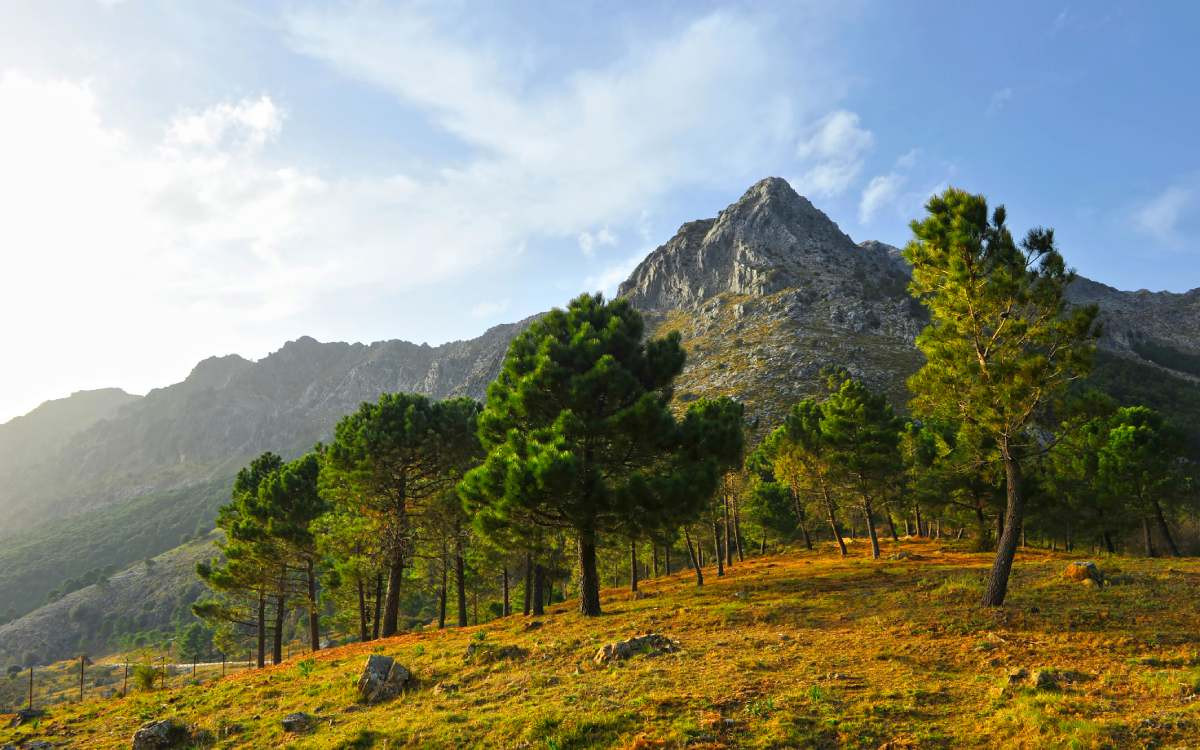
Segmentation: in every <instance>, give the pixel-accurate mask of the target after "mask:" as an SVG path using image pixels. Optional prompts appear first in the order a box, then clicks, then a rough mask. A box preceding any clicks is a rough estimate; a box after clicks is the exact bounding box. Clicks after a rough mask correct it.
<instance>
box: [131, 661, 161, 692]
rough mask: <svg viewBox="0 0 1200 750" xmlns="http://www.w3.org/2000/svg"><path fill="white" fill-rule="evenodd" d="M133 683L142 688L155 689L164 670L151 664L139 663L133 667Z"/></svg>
mask: <svg viewBox="0 0 1200 750" xmlns="http://www.w3.org/2000/svg"><path fill="white" fill-rule="evenodd" d="M132 674H133V684H134V685H136V686H137V687H139V688H141V689H142V690H153V689H154V686H155V685H156V684H158V681H159V678H160V677H162V670H161V669H157V668H155V667H152V666H150V665H149V664H138V665H137V666H135V667H134V668H133V672H132Z"/></svg>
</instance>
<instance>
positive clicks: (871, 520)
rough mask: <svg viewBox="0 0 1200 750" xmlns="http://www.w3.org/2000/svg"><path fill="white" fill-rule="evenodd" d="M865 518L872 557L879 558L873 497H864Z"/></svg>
mask: <svg viewBox="0 0 1200 750" xmlns="http://www.w3.org/2000/svg"><path fill="white" fill-rule="evenodd" d="M863 519H864V520H865V521H866V522H867V536H868V537H869V538H870V540H871V557H872V558H873V559H875V560H878V559H879V535H878V534H876V533H875V513H874V509H873V508H872V507H871V498H869V497H864V498H863Z"/></svg>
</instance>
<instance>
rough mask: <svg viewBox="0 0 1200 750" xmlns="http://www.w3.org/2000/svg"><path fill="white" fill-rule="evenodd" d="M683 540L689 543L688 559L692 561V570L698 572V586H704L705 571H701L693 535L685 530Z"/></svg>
mask: <svg viewBox="0 0 1200 750" xmlns="http://www.w3.org/2000/svg"><path fill="white" fill-rule="evenodd" d="M683 539H684V541H685V542H687V549H688V557H689V558H690V559H691V561H692V569H693V570H695V571H696V585H697V586H703V585H704V571H702V570H700V558H699V556H698V555H697V554H696V548H695V546H693V545H692V535H691V534H689V533H688V530H687V529H684V530H683Z"/></svg>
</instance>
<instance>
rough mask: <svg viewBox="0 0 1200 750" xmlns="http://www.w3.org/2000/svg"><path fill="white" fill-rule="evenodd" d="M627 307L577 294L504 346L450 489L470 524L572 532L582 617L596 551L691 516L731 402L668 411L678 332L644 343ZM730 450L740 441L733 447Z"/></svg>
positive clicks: (594, 598)
mask: <svg viewBox="0 0 1200 750" xmlns="http://www.w3.org/2000/svg"><path fill="white" fill-rule="evenodd" d="M643 332H644V328H643V323H642V318H641V316H640V315H639V314H638V313H637V312H636V311H635V310H634V309H633V308H632V307H631V306H630V305H629V303H628V302H626V301H625V300H614V301H611V302H606V301H605V300H604V298H603V297H602V296H601V295H595V296H591V295H584V296H581V297H579V298H577V299H575V300H574V301H572V302H571V303H570V305H569V306H568V308H567V309H566V310H558V309H556V310H552V311H551V312H550V313H548V314H546V315H545V316H544V317H542V318H541V319H539V320H538V321H536V322H534V323H533V324H532V325H531V326H530V327H529V328H528V329H526V330H525V332H524V333H522V334H521V335H520V336H518V337H517V338H516V339H514V340H513V342H512V344H511V345H510V347H509V350H508V354H507V356H506V357H505V360H504V365H503V367H502V369H501V372H500V375H499V377H498V378H497V379H496V381H495V382H494V383H492V385H491V386H490V387H489V389H488V398H487V404H486V406H485V408H484V411H483V414H482V415H481V417H480V420H479V424H480V427H479V435H480V439H481V441H482V443H483V445H484V448H485V449H486V451H487V459H486V460H485V462H484V463H483V465H482V466H480V467H478V468H477V469H475V470H473V471H471V472H470V473H469V474H468V475H467V477H466V478H465V479H464V481H463V483H462V484H461V486H460V494H461V495H462V497H463V499H464V501H465V502H466V503H468V505H469V507H470V508H471V509H473V510H475V511H477V512H478V515H479V518H480V520H479V524H480V526H481V527H486V526H487V525H488V524H489V523H493V524H502V525H503V524H510V525H511V524H516V525H534V526H541V527H544V528H547V529H567V530H570V531H571V532H573V533H574V535H575V538H576V542H577V553H578V560H579V587H580V611H581V612H582V613H583V614H585V615H597V614H599V613H600V598H599V596H600V594H599V590H600V581H599V575H598V573H597V569H596V547H597V544H598V542H599V538H600V536H601V535H602V534H604V533H619V532H621V531H623V530H626V531H627V530H628V529H629V528H630V527H631V519H632V525H635V526H639V527H642V528H646V529H647V530H649V529H662V528H665V527H667V526H670V525H672V524H675V525H678V524H679V523H681V522H682V521H684V520H686V519H691V518H695V517H696V515H697V514H698V513H699V511H700V510H701V507H702V506H703V504H705V503H707V502H708V500H709V498H711V497H712V493H713V491H715V489H716V486H717V482H718V480H719V476H720V470H721V469H722V468H723V467H722V466H721V463H720V462H721V460H722V458H724V457H725V456H726V455H727V454H728V453H729V452H730V451H728V450H727V449H728V446H727V445H725V444H724V443H723V442H722V441H725V440H730V439H733V433H735V432H736V435H737V439H738V440H740V435H741V425H740V422H739V424H738V425H736V426H735V427H734V428H733V429H729V428H728V426H727V425H725V424H724V422H723V420H727V419H729V418H730V415H731V414H732V413H733V411H734V409H733V408H732V407H725V406H715V405H713V404H712V403H711V402H704V403H701V402H697V403H696V404H693V405H692V407H691V408H690V409H689V410H688V413H687V416H686V417H685V419H684V420H683V423H682V424H680V423H678V422H677V421H676V420H675V418H674V417H673V416H672V414H671V412H670V410H669V408H668V404H669V402H670V398H671V383H672V381H673V380H674V379H675V377H676V375H678V374H679V372H680V370H681V369H682V368H683V362H684V352H683V348H682V346H680V343H679V334H677V333H672V334H670V335H668V336H667V337H666V338H661V339H653V340H650V341H644V340H643ZM739 449H740V445H739Z"/></svg>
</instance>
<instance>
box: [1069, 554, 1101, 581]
mask: <svg viewBox="0 0 1200 750" xmlns="http://www.w3.org/2000/svg"><path fill="white" fill-rule="evenodd" d="M1063 578H1066V579H1067V580H1068V581H1084V582H1086V581H1091V582H1092V585H1094V586H1099V585H1101V584H1103V583H1104V575H1103V574H1102V573H1101V572H1100V568H1098V567H1097V566H1096V563H1094V562H1092V561H1091V560H1078V561H1075V562H1071V563H1067V569H1066V570H1064V571H1063Z"/></svg>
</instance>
